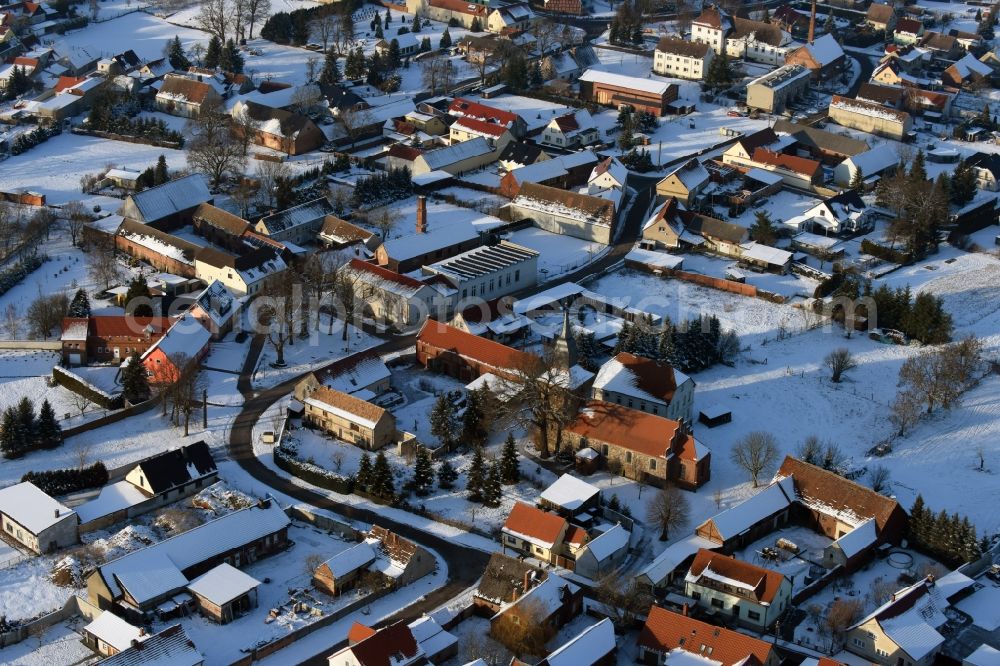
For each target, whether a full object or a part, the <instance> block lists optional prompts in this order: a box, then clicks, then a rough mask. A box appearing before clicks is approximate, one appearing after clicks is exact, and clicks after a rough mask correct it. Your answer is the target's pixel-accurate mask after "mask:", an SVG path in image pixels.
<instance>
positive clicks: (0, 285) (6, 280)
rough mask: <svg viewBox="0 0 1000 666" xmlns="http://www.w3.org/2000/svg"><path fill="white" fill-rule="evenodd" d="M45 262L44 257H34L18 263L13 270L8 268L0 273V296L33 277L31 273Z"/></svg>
mask: <svg viewBox="0 0 1000 666" xmlns="http://www.w3.org/2000/svg"><path fill="white" fill-rule="evenodd" d="M43 261H45V259H43V258H42V257H39V256H38V255H34V256H31V257H28V258H27V259H24V260H22V261H19V262H17V263H16V264H15V265H14V267H13V268H8V269H7V270H5V271H4V272H2V273H0V295H3V294H6V293H7V292H8V291H10V290H11V289H13V288H14V287H16V286H17V285H18V284H19V283H20V282H21V280H23V279H24V278H26V277H28V276H29V275H31V273H32V272H33V271H34V270H35V269H37V268H38V267H39V266H41V265H42V262H43Z"/></svg>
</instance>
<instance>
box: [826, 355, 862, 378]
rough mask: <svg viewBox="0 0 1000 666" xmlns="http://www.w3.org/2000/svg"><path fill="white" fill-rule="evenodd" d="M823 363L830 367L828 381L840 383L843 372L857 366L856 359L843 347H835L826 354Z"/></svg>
mask: <svg viewBox="0 0 1000 666" xmlns="http://www.w3.org/2000/svg"><path fill="white" fill-rule="evenodd" d="M823 364H824V365H826V367H827V368H829V369H830V381H832V382H833V383H834V384H838V383H840V380H841V378H842V377H843V375H844V373H845V372H848V371H850V370H853V369H854V368H856V367H858V363H857V361H855V360H854V356H852V355H851V352H850V350H848V349H847V348H845V347H841V348H840V349H835V350H833V351H832V352H830V353H829V354H827V355H826V358H825V359H824V360H823Z"/></svg>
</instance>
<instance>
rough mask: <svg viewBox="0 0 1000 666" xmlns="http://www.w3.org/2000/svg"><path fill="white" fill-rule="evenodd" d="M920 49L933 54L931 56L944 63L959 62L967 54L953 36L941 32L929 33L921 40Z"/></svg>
mask: <svg viewBox="0 0 1000 666" xmlns="http://www.w3.org/2000/svg"><path fill="white" fill-rule="evenodd" d="M920 47H921V48H923V49H926V50H927V51H930V52H931V55H932V56H933V57H934V58H936V59H938V60H943V61H954V60H958V59H959V58H961V57H962V55H963V54H964V53H965V49H964V48H963V47H962V44H961V42H959V41H958V39H957V38H955V37H952V36H951V35H945V34H942V33H940V32H928V33H927V34H925V35H924V37H923V39H921V40H920Z"/></svg>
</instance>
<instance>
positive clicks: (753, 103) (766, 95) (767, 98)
mask: <svg viewBox="0 0 1000 666" xmlns="http://www.w3.org/2000/svg"><path fill="white" fill-rule="evenodd" d="M808 90H809V77H808V76H803V77H801V78H799V79H797V80H795V81H792V82H791V83H788V84H787V85H784V86H781V87H778V88H771V87H769V86H766V85H763V84H759V83H758V84H752V85H749V86H747V106H748V107H750V108H751V109H761V110H762V111H767V112H769V113H782V112H783V111H784V110H785V108H786V107H787V106H788V102H789V101H792V100H795V99H798V98H800V97H802V96H803V95H805V94H806V92H808Z"/></svg>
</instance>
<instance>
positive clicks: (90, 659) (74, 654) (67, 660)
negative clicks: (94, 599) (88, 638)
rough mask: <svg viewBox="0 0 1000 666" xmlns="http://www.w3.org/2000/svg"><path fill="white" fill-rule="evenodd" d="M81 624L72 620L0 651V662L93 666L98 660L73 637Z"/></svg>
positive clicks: (19, 665) (11, 665) (24, 665)
mask: <svg viewBox="0 0 1000 666" xmlns="http://www.w3.org/2000/svg"><path fill="white" fill-rule="evenodd" d="M84 624H85V623H84V622H83V620H82V619H80V618H75V619H73V620H69V621H67V622H61V623H59V624H56V625H53V626H51V627H49V628H48V629H46V630H45V631H43V632H41V633H40V634H38V635H37V636H32V637H31V638H28V639H27V640H24V641H21V642H20V643H17V644H15V645H12V646H10V647H8V648H4V649H2V650H0V660H2V661H3V663H4V664H8V666H55V665H56V664H74V665H77V666H81V665H82V664H92V663H95V662H97V661H98V656H97V655H96V654H94V653H93V652H91V651H90V648H88V647H87V646H86V645H84V644H83V641H82V637H81V636H80V634H78V633H77V631H78V630H79V629H81V628H83V625H84Z"/></svg>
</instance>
